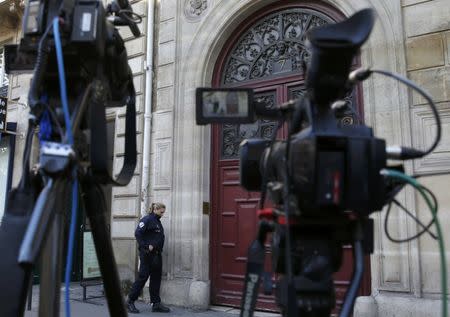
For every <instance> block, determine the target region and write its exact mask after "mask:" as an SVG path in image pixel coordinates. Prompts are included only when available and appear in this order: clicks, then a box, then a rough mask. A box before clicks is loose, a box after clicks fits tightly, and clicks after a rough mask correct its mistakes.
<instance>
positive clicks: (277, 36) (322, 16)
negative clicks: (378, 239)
mask: <svg viewBox="0 0 450 317" xmlns="http://www.w3.org/2000/svg"><path fill="white" fill-rule="evenodd" d="M342 18H343V15H342V14H340V13H339V12H337V11H336V10H334V9H333V8H332V7H330V6H329V5H326V4H324V3H322V2H320V1H278V2H277V3H275V4H273V5H271V6H269V7H266V8H264V9H262V10H261V11H259V12H257V13H255V15H254V16H253V17H251V18H249V19H247V20H246V22H244V23H243V24H242V25H241V26H239V27H238V28H237V30H236V32H235V34H233V36H232V37H231V38H230V40H229V41H228V42H227V44H226V45H225V46H224V48H223V51H222V53H221V54H220V56H219V58H218V61H217V64H216V69H215V73H214V78H213V82H212V86H213V87H250V88H253V89H254V91H255V98H256V99H258V100H260V101H262V102H264V103H265V104H266V105H267V106H269V107H276V106H277V105H279V104H281V103H283V102H286V101H288V100H290V99H296V98H299V97H300V96H302V95H303V94H304V65H305V62H306V61H307V59H308V58H309V53H308V51H307V49H306V46H305V43H304V40H305V33H306V32H307V31H308V30H309V29H311V28H313V27H317V26H320V25H324V24H327V23H331V22H333V21H339V20H341V19H342ZM356 63H357V61H356ZM347 99H348V102H349V103H350V104H352V106H353V108H354V109H357V110H358V112H360V114H361V113H362V97H361V94H359V93H358V90H355V91H354V92H353V93H352V94H350V95H349V96H348V98H347ZM350 123H351V122H350ZM274 129H276V123H275V122H272V121H268V120H259V121H257V122H255V123H253V124H241V125H215V126H213V127H212V147H211V148H212V162H211V223H210V224H211V226H210V229H211V237H210V238H211V239H210V241H211V245H210V272H211V283H212V285H211V301H212V303H213V304H217V305H230V306H235V307H237V306H239V305H240V303H241V298H242V292H243V286H244V285H243V281H244V276H245V270H246V262H247V250H248V247H249V245H250V243H251V242H252V241H253V240H254V239H255V237H256V233H257V225H258V219H257V216H256V210H257V208H258V204H259V197H260V196H259V193H254V192H247V191H246V190H245V189H243V188H241V187H240V185H239V161H238V159H239V144H240V142H241V141H242V140H243V139H249V138H270V136H271V135H272V133H274ZM285 130H286V129H281V131H279V132H278V137H280V138H283V137H285V136H286V131H285ZM343 252H344V260H343V265H342V269H341V271H339V272H338V273H336V274H335V287H336V294H337V304H338V306H339V305H340V303H341V302H342V300H343V296H344V294H345V291H346V289H347V287H348V285H349V281H350V279H351V274H352V270H353V265H352V252H351V247H350V246H348V247H344V251H343ZM270 258H271V250H270V244H267V245H266V263H265V270H266V271H269V272H270V271H271V261H270ZM366 267H367V268H369V270H368V273H367V274H366V277H365V279H364V283H363V284H364V285H363V287H362V289H361V290H362V291H361V292H362V293H361V294H369V292H370V266H366ZM257 308H258V309H262V310H277V307H276V305H275V298H274V296H266V295H264V294H262V293H260V295H259V297H258V300H257Z"/></svg>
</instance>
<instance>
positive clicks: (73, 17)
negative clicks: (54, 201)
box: [5, 0, 142, 185]
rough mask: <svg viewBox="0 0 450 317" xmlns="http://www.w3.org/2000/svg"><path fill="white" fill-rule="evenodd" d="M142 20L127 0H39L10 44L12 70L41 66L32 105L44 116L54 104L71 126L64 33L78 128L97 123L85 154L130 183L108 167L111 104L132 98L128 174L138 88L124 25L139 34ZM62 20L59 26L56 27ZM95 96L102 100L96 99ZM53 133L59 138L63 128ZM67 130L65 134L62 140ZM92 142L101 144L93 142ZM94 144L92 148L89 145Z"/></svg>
mask: <svg viewBox="0 0 450 317" xmlns="http://www.w3.org/2000/svg"><path fill="white" fill-rule="evenodd" d="M55 20H56V21H55ZM141 21H142V18H141V17H140V16H139V15H137V14H135V13H133V11H132V8H131V6H130V4H129V3H128V1H127V0H117V1H115V0H114V1H113V2H112V3H111V4H109V5H108V6H107V7H106V8H105V7H104V5H103V2H102V1H90V0H89V1H87V0H55V1H53V0H31V1H30V2H29V3H28V5H27V7H26V9H25V13H24V18H23V37H22V39H21V41H20V45H10V46H7V47H6V49H5V53H6V54H5V56H6V58H5V61H6V70H7V72H8V73H11V72H20V71H26V70H34V76H33V79H32V82H31V87H30V91H29V95H28V103H29V106H30V113H31V114H32V115H34V117H35V118H36V120H40V118H41V116H42V113H43V112H44V111H46V110H48V111H50V113H52V114H53V115H52V119H53V121H55V122H54V123H56V125H60V126H62V127H64V126H65V121H64V119H63V110H62V107H61V104H62V102H61V95H60V85H61V75H60V73H59V71H60V70H59V67H61V65H59V64H58V62H57V49H56V44H57V41H56V37H57V38H58V41H59V42H60V46H61V50H62V54H63V57H64V65H63V66H62V68H64V72H65V78H64V79H65V81H66V82H67V84H69V85H70V89H67V98H68V105H69V108H70V109H69V110H70V112H71V113H73V115H72V118H71V120H72V124H74V125H75V127H74V129H73V130H74V131H75V129H78V128H80V129H84V130H91V128H93V129H94V130H95V131H92V133H90V140H88V138H89V135H88V134H86V135H87V136H85V137H82V138H78V141H77V142H78V146H77V148H78V153H77V154H78V156H79V157H78V158H79V159H81V160H84V161H91V162H92V161H94V165H95V162H98V161H101V162H100V163H99V164H97V167H95V166H94V169H96V168H97V170H98V171H97V173H96V174H97V176H98V180H99V181H100V182H102V183H115V184H116V185H124V184H125V183H127V181H125V178H129V175H127V176H126V177H122V176H119V178H118V180H117V181H113V180H112V179H111V177H110V175H109V173H108V172H107V171H106V169H107V167H106V165H107V164H106V163H105V161H106V147H105V146H106V145H105V144H106V141H105V138H106V121H105V119H104V116H105V108H106V107H120V106H124V105H127V115H126V125H127V127H126V135H125V138H126V142H125V143H126V144H127V145H128V144H129V143H130V146H128V149H126V152H128V154H127V153H126V155H125V156H126V158H125V161H127V162H125V163H124V169H123V171H124V170H125V169H126V170H128V172H127V174H130V173H131V174H132V172H131V170H132V169H133V170H134V166H132V165H133V164H134V165H135V161H136V158H135V157H134V159H133V158H132V156H135V153H136V142H135V138H136V137H135V89H134V85H133V76H132V72H131V69H130V67H129V65H128V57H127V52H126V48H125V45H124V41H123V39H122V37H121V35H120V34H119V31H118V29H117V28H116V26H129V28H130V29H131V32H132V34H133V35H134V36H135V37H137V36H139V35H140V34H141V33H140V30H139V28H138V27H137V23H140V22H141ZM55 23H56V24H57V26H58V34H55V32H57V31H56V30H55ZM87 103H90V104H93V105H95V106H94V107H89V106H87V105H86V104H87ZM88 108H90V110H87V109H88ZM55 132H56V131H55ZM50 138H51V139H52V141H53V142H55V141H56V142H58V136H55V135H53V136H50ZM62 138H63V137H62V136H60V137H59V141H61V139H62ZM92 144H95V145H94V146H90V145H92ZM89 147H90V150H91V153H90V154H89V153H87V151H88V150H87V148H89ZM94 152H95V153H94ZM103 152H104V153H103ZM133 152H134V153H133ZM95 156H96V157H97V158H94V157H95ZM132 161H134V163H133V162H132ZM125 165H128V167H126V168H125ZM124 172H125V171H124Z"/></svg>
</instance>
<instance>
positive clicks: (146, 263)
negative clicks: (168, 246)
mask: <svg viewBox="0 0 450 317" xmlns="http://www.w3.org/2000/svg"><path fill="white" fill-rule="evenodd" d="M134 235H135V237H136V240H137V243H138V245H139V259H140V260H141V263H140V265H139V276H138V278H137V280H136V282H134V284H133V286H132V287H131V291H130V293H129V294H128V298H129V300H131V301H133V302H134V301H135V300H136V299H137V298H138V297H139V294H140V293H141V291H142V288H143V287H144V285H145V282H147V279H148V277H149V276H150V286H149V290H150V301H151V302H152V303H154V304H155V303H160V302H161V298H160V297H159V288H160V286H161V274H162V260H161V252H162V250H163V247H164V228H163V226H162V224H161V221H160V220H159V217H158V216H157V215H156V214H154V213H151V214H148V215H147V216H145V217H144V218H142V219H141V220H140V221H139V224H138V226H137V228H136V231H135V233H134ZM149 245H152V246H153V250H152V251H151V252H150V250H149V249H148V248H149Z"/></svg>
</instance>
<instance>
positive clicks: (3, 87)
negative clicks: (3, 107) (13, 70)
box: [0, 47, 9, 97]
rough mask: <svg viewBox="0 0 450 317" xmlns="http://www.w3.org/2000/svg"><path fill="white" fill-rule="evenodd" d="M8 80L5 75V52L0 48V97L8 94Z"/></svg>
mask: <svg viewBox="0 0 450 317" xmlns="http://www.w3.org/2000/svg"><path fill="white" fill-rule="evenodd" d="M8 85H9V79H8V75H7V74H6V73H5V50H4V49H3V47H0V96H5V97H6V95H7V94H8Z"/></svg>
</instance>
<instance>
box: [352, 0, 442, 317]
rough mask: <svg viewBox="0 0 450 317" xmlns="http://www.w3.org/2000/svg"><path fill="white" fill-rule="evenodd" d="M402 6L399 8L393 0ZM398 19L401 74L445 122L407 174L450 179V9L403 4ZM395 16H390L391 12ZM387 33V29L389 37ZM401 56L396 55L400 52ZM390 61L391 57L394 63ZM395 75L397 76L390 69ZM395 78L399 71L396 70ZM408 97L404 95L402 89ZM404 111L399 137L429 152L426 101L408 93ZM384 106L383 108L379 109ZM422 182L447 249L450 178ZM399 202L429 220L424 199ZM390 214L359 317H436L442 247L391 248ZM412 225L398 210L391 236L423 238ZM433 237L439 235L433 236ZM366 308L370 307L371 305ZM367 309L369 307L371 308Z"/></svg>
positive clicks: (431, 123) (412, 196) (425, 243)
mask: <svg viewBox="0 0 450 317" xmlns="http://www.w3.org/2000/svg"><path fill="white" fill-rule="evenodd" d="M395 2H397V1H395ZM400 5H401V15H400V16H397V17H395V16H392V18H391V19H392V20H395V19H399V20H400V21H402V22H401V25H399V26H400V27H401V30H400V31H401V32H402V33H403V36H404V40H403V41H402V42H399V43H398V45H401V46H404V48H403V49H402V50H403V52H404V53H403V54H404V56H397V58H402V59H403V58H404V60H405V66H406V69H405V70H404V71H403V72H400V73H401V74H402V75H406V76H408V77H409V78H410V79H411V80H413V81H415V82H416V83H417V84H418V85H419V86H421V87H422V88H424V89H425V90H426V91H428V92H429V93H430V94H431V95H432V97H433V99H434V101H435V102H436V104H437V107H438V111H439V113H440V116H441V120H442V140H441V143H440V145H439V146H438V147H437V149H436V150H435V151H434V152H433V153H432V154H431V155H429V156H427V157H426V158H424V159H421V160H416V161H414V162H413V163H411V162H409V163H407V164H406V169H407V172H408V173H409V174H426V173H435V172H448V171H449V168H450V164H449V158H450V157H449V155H448V153H449V151H448V150H449V149H448V147H449V140H450V138H449V133H448V132H447V131H448V129H449V128H448V121H449V120H448V116H449V111H448V109H449V98H450V97H449V92H450V87H449V85H450V79H449V78H450V68H449V31H448V30H449V29H450V21H449V19H448V16H449V15H450V7H449V6H448V4H447V1H445V0H442V1H441V0H434V1H424V0H403V1H401V2H400ZM391 15H392V12H391ZM386 31H387V30H386ZM400 51H401V50H399V52H400ZM393 57H394V56H391V57H390V58H393ZM391 70H393V69H391ZM397 71H398V70H397ZM400 89H402V90H403V88H400ZM407 94H408V95H407V100H405V101H406V104H405V105H403V106H402V107H401V109H402V116H401V120H400V121H399V126H401V127H402V130H401V131H397V132H396V133H398V134H399V136H400V137H401V138H402V139H403V144H404V143H408V142H410V144H412V145H413V146H414V147H418V148H421V149H426V148H428V147H429V146H430V145H431V144H432V142H433V140H434V136H435V129H436V127H435V120H434V118H433V116H432V112H431V110H430V107H429V106H428V104H427V103H426V101H425V100H424V99H423V98H422V97H421V96H420V95H419V94H417V93H415V92H411V91H408V92H407ZM377 107H379V105H377ZM420 181H421V182H422V183H423V184H424V185H426V186H427V187H429V188H430V189H431V190H432V191H433V192H434V193H435V195H436V196H437V198H438V201H439V206H440V208H439V219H440V222H441V226H442V228H444V238H445V244H446V246H447V248H446V249H447V250H448V249H449V243H450V236H449V235H448V233H447V230H446V229H445V228H447V227H448V226H449V224H450V223H449V221H450V219H449V215H448V214H449V203H450V200H449V197H448V194H447V193H446V188H447V187H448V184H449V182H450V178H449V177H448V176H439V177H424V178H421V179H420ZM400 198H401V201H402V202H403V203H404V204H405V206H407V207H408V209H409V210H411V211H412V213H413V214H415V215H416V216H418V217H419V218H420V219H421V220H422V221H423V222H425V223H426V222H427V221H429V220H430V219H431V216H430V212H429V211H428V208H427V207H426V205H425V202H424V201H423V199H422V198H420V196H419V195H418V194H416V193H414V192H411V191H409V190H407V191H404V193H402V194H401V195H400ZM384 217H385V212H383V213H382V214H380V215H377V216H376V219H377V224H378V226H377V228H378V230H377V239H376V241H377V243H376V252H375V254H374V255H373V256H372V286H373V287H372V288H373V292H372V296H373V298H372V299H367V298H360V299H359V302H358V305H357V315H358V316H397V315H399V316H430V317H431V316H438V315H439V314H440V311H441V288H440V285H441V284H440V281H441V273H440V272H441V271H440V260H439V249H438V244H437V242H436V241H435V240H433V239H431V238H430V237H429V236H426V235H425V236H423V237H422V238H421V239H420V240H414V241H412V242H409V243H404V244H401V245H399V244H394V243H392V242H390V241H388V239H387V238H386V236H385V234H384V229H383V227H382V223H383V222H384ZM419 229H420V227H418V226H417V225H416V224H415V222H413V221H412V220H411V219H410V218H407V217H406V216H405V214H404V213H403V212H402V211H401V210H399V209H398V208H395V209H393V211H392V212H391V216H390V218H389V230H390V232H391V233H392V235H393V236H394V237H400V238H405V237H407V236H412V235H414V234H416V233H417V232H418V230H419ZM433 231H435V230H433ZM369 302H371V304H370V305H368V306H366V305H367V304H368V303H369ZM369 307H370V308H369Z"/></svg>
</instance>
